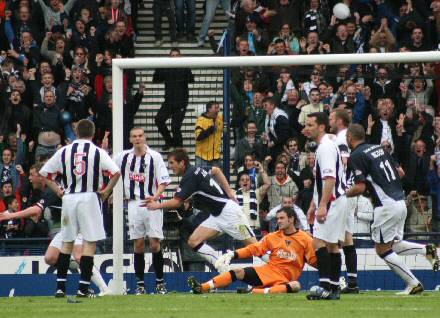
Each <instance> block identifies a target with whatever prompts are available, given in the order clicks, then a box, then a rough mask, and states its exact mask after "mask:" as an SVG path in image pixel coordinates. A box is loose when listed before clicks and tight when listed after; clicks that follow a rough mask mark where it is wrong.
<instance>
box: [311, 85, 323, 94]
mask: <svg viewBox="0 0 440 318" xmlns="http://www.w3.org/2000/svg"><path fill="white" fill-rule="evenodd" d="M312 92H317V93H318V94H319V95H321V92H320V91H319V89H318V88H317V87H313V88H312V89H311V90H310V92H309V95H311V94H312Z"/></svg>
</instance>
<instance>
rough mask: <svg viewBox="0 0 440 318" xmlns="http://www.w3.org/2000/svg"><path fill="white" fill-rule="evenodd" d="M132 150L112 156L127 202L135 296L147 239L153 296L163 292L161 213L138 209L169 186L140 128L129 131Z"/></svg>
mask: <svg viewBox="0 0 440 318" xmlns="http://www.w3.org/2000/svg"><path fill="white" fill-rule="evenodd" d="M130 142H131V143H132V144H133V148H132V149H130V150H125V151H123V152H121V153H119V154H117V155H116V157H115V161H116V164H117V165H118V166H119V168H120V169H121V174H122V181H123V183H124V196H125V198H126V199H127V200H128V223H129V233H130V239H132V240H134V271H135V274H136V281H137V287H136V295H142V294H145V283H144V272H145V256H144V251H145V237H146V236H148V238H149V243H150V249H151V251H152V253H153V268H154V271H155V273H156V292H157V293H158V294H165V293H166V292H167V290H166V288H165V284H164V280H163V264H164V261H163V254H162V251H161V246H160V240H162V239H163V232H162V227H163V212H162V210H161V209H158V210H151V209H147V208H145V207H140V204H141V202H142V201H143V200H147V199H148V200H153V201H157V200H159V199H160V196H161V194H162V192H163V191H164V190H165V188H166V186H167V185H168V184H169V183H170V181H171V180H170V177H169V175H168V169H167V168H166V166H165V163H164V162H163V159H162V156H161V154H160V153H158V152H157V151H154V150H152V149H151V148H150V147H148V146H147V144H146V138H145V132H144V130H143V129H142V128H137V127H135V128H133V129H131V130H130Z"/></svg>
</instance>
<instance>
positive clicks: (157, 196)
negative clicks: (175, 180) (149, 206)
mask: <svg viewBox="0 0 440 318" xmlns="http://www.w3.org/2000/svg"><path fill="white" fill-rule="evenodd" d="M167 185H168V183H161V184H159V185H158V186H157V191H156V193H155V194H154V196H152V197H151V199H152V200H153V201H157V200H159V199H160V196H161V195H162V193H163V192H164V191H165V189H166V188H167Z"/></svg>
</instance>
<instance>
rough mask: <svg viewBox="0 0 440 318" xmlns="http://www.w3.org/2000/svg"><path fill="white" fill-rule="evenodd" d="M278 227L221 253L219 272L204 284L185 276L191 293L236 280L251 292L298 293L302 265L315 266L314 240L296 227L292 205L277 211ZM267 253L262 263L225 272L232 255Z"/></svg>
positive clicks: (233, 256)
mask: <svg viewBox="0 0 440 318" xmlns="http://www.w3.org/2000/svg"><path fill="white" fill-rule="evenodd" d="M276 218H277V223H278V227H279V230H278V231H277V232H273V233H270V234H268V235H266V236H265V237H264V238H263V239H262V240H261V241H259V242H256V243H254V244H251V245H248V246H246V247H244V248H241V249H238V250H236V251H229V252H227V253H226V254H223V255H222V256H221V257H220V258H219V259H218V260H217V262H216V268H217V269H219V271H220V272H222V271H224V272H223V273H221V274H220V275H218V276H216V277H214V278H213V279H212V280H210V281H208V282H206V283H203V284H201V283H199V282H198V281H197V280H196V279H195V278H194V277H192V276H191V277H189V278H188V285H189V287H190V288H191V290H192V291H193V293H194V294H201V293H208V292H209V291H211V290H212V289H215V288H224V287H227V286H229V285H230V284H231V283H232V282H234V281H236V280H239V281H242V282H245V283H246V284H248V285H251V286H253V289H252V293H254V294H268V293H293V292H298V291H299V289H300V287H301V286H300V284H299V283H298V281H297V280H298V279H299V277H300V276H301V273H302V271H303V267H304V264H305V263H306V262H307V264H309V265H311V266H313V267H316V262H317V258H316V255H315V250H314V248H313V243H312V242H313V239H312V237H311V236H310V235H309V234H307V233H306V232H304V231H302V230H299V229H298V227H297V224H298V222H299V220H298V217H297V215H296V213H295V211H294V210H293V209H292V208H281V209H280V210H278V212H277V215H276ZM268 252H270V258H269V262H268V263H267V264H265V265H262V266H255V267H246V268H237V269H234V270H229V271H225V268H229V263H230V261H231V260H232V259H233V258H249V257H251V256H258V257H261V256H263V255H265V254H266V253H268Z"/></svg>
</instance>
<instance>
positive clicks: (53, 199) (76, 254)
mask: <svg viewBox="0 0 440 318" xmlns="http://www.w3.org/2000/svg"><path fill="white" fill-rule="evenodd" d="M42 166H43V164H35V165H33V166H32V167H31V169H30V171H29V181H30V183H31V184H32V188H33V189H34V190H38V191H41V192H42V196H41V199H40V200H39V202H37V203H35V204H34V205H32V206H31V207H29V208H27V209H25V210H23V211H18V212H15V213H8V212H4V213H0V222H1V221H5V220H12V219H24V218H30V217H33V216H37V217H40V215H41V213H43V211H44V210H45V209H46V208H48V207H52V206H60V205H61V200H60V198H59V197H58V196H57V194H55V193H54V192H53V191H52V190H51V189H49V188H48V187H47V186H46V183H45V178H44V177H42V176H41V175H39V174H38V171H39V170H40V169H41V167H42ZM82 244H83V240H82V236H81V235H78V237H77V238H76V240H75V242H74V247H73V253H72V258H71V260H70V264H69V269H70V270H78V269H79V260H80V259H81V255H82ZM62 245H63V242H62V238H61V232H59V233H57V235H55V237H54V238H53V239H52V241H51V242H50V244H49V246H48V248H47V250H46V253H45V255H44V261H45V262H46V264H47V265H52V266H55V265H56V263H57V261H58V257H59V255H60V252H61V247H62ZM91 280H92V282H93V283H94V284H95V285H96V286H98V288H99V291H100V293H99V295H98V296H104V295H108V294H109V293H110V290H109V288H108V287H107V285H106V283H105V281H104V279H103V278H102V276H101V273H100V272H99V270H98V269H97V268H96V267H93V270H92V278H91Z"/></svg>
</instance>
